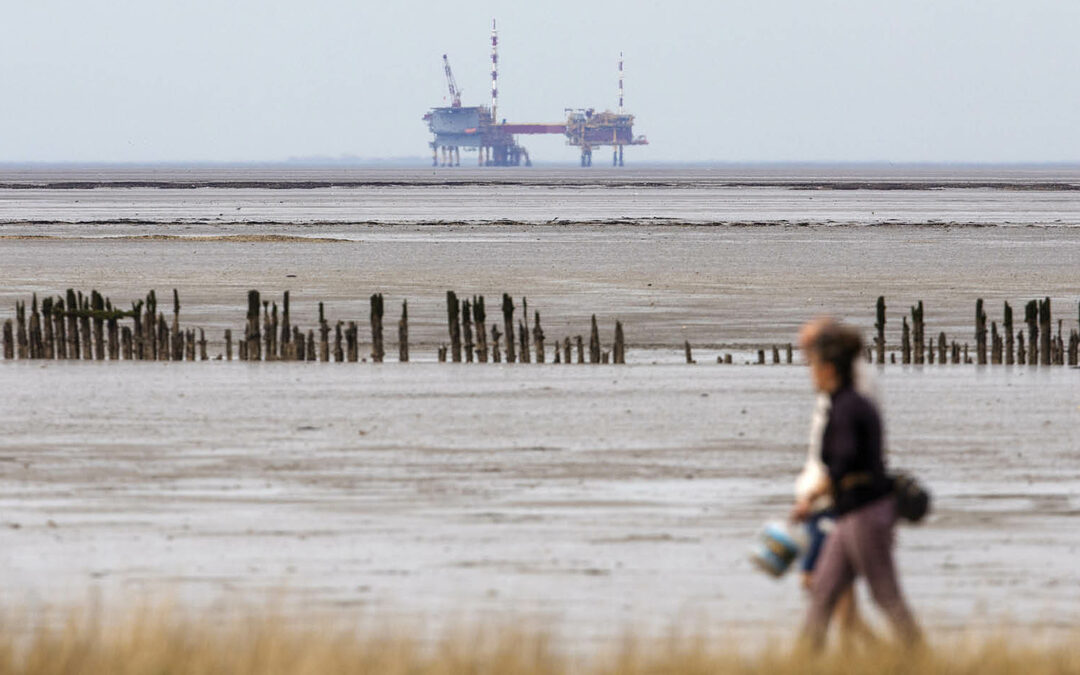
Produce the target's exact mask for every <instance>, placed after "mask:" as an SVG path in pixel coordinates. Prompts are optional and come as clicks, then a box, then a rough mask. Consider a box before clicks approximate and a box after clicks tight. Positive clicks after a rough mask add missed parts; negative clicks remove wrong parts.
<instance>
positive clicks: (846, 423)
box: [821, 385, 892, 516]
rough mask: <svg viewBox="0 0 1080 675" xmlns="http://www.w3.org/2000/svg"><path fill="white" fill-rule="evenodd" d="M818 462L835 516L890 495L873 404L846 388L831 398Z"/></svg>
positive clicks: (879, 419) (878, 419) (890, 487)
mask: <svg viewBox="0 0 1080 675" xmlns="http://www.w3.org/2000/svg"><path fill="white" fill-rule="evenodd" d="M831 398H832V408H831V410H830V411H829V421H828V423H827V424H826V425H825V433H824V436H823V438H822V442H821V459H822V461H823V462H824V463H825V467H826V468H827V469H828V471H829V478H830V480H831V481H832V491H833V501H834V504H835V509H836V514H837V515H838V516H842V515H844V514H845V513H848V512H851V511H854V510H855V509H857V508H859V507H860V506H865V505H866V504H869V503H870V502H872V501H875V500H877V499H879V498H881V497H883V496H885V495H887V494H889V493H890V492H892V481H891V480H890V479H889V478H888V477H887V476H886V475H885V459H884V457H883V456H882V449H881V417H880V416H879V415H878V412H877V410H876V409H875V408H874V404H873V403H871V402H870V401H869V400H867V399H866V398H864V397H863V396H860V395H859V394H858V393H856V391H855V390H854V389H853V388H852V387H851V386H850V385H849V386H845V387H842V388H840V389H839V390H837V391H836V392H834V393H833V394H832V396H831Z"/></svg>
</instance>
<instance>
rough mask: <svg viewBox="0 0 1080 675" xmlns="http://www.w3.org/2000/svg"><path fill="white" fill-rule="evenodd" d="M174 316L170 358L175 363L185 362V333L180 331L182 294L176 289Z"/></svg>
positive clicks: (174, 290)
mask: <svg viewBox="0 0 1080 675" xmlns="http://www.w3.org/2000/svg"><path fill="white" fill-rule="evenodd" d="M172 297H173V315H172V340H171V344H170V345H169V354H170V356H169V358H170V359H172V360H173V361H183V360H184V333H183V331H181V330H180V293H179V292H178V291H177V290H176V289H175V288H174V289H173V291H172Z"/></svg>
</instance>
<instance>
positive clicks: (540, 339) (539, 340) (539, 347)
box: [532, 312, 545, 363]
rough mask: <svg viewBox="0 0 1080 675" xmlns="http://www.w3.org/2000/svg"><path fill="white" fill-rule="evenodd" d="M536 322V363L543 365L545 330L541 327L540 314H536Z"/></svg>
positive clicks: (534, 342)
mask: <svg viewBox="0 0 1080 675" xmlns="http://www.w3.org/2000/svg"><path fill="white" fill-rule="evenodd" d="M535 316H536V320H535V321H533V330H532V333H533V345H534V346H535V348H536V362H537V363H543V362H544V358H545V354H544V329H543V328H541V327H540V312H536V314H535Z"/></svg>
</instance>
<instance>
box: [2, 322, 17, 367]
mask: <svg viewBox="0 0 1080 675" xmlns="http://www.w3.org/2000/svg"><path fill="white" fill-rule="evenodd" d="M4 358H5V359H8V360H9V361H10V360H11V359H13V358H15V335H14V331H12V329H11V319H4Z"/></svg>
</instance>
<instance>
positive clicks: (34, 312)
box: [27, 293, 45, 359]
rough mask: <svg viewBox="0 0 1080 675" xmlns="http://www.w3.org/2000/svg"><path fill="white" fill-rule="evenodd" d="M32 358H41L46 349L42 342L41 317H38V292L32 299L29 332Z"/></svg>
mask: <svg viewBox="0 0 1080 675" xmlns="http://www.w3.org/2000/svg"><path fill="white" fill-rule="evenodd" d="M27 338H28V340H29V351H30V358H32V359H40V358H41V357H42V355H43V352H44V351H45V350H44V348H43V346H42V344H41V319H40V318H38V305H37V293H34V296H33V299H32V300H31V301H30V328H29V331H28V333H27Z"/></svg>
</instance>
